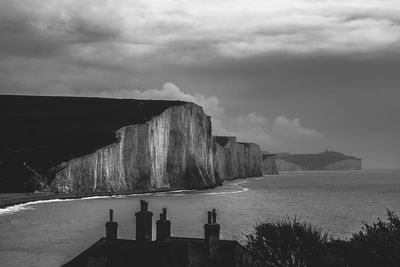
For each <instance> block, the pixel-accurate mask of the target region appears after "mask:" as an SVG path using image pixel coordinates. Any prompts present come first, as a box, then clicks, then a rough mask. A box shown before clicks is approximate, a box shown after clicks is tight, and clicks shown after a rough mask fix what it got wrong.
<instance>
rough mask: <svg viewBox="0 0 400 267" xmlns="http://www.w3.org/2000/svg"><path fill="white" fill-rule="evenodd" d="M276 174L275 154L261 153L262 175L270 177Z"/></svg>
mask: <svg viewBox="0 0 400 267" xmlns="http://www.w3.org/2000/svg"><path fill="white" fill-rule="evenodd" d="M278 173H279V172H278V165H277V162H276V154H269V153H268V154H267V153H263V174H264V175H271V174H278Z"/></svg>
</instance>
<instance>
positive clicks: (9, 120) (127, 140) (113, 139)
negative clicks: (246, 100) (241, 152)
mask: <svg viewBox="0 0 400 267" xmlns="http://www.w3.org/2000/svg"><path fill="white" fill-rule="evenodd" d="M0 112H1V114H3V116H1V118H0V123H1V125H2V127H3V129H4V130H3V131H2V132H1V134H0V147H1V150H0V185H1V186H0V188H1V189H0V190H1V191H2V192H18V191H32V190H34V189H37V188H39V189H40V188H45V187H49V186H50V187H51V188H52V189H54V190H57V191H61V192H103V191H107V192H116V191H124V190H131V189H136V188H142V189H165V188H207V187H213V186H216V185H218V184H220V183H221V181H220V180H219V179H216V178H215V176H214V168H213V166H214V165H213V151H212V146H213V144H212V137H211V121H210V117H209V116H207V115H205V114H204V113H203V110H202V108H201V107H200V106H197V105H195V104H193V103H187V102H181V101H153V100H133V99H123V100H122V99H105V98H87V97H36V96H0Z"/></svg>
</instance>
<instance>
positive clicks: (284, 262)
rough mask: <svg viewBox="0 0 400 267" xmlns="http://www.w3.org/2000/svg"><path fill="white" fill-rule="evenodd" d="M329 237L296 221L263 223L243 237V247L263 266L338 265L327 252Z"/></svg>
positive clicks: (338, 259)
mask: <svg viewBox="0 0 400 267" xmlns="http://www.w3.org/2000/svg"><path fill="white" fill-rule="evenodd" d="M330 240H331V238H330V236H329V235H328V234H326V233H324V232H323V231H321V230H320V229H319V228H317V227H315V226H313V225H312V224H310V223H306V222H302V221H300V220H299V219H297V218H294V219H290V218H285V219H282V220H279V221H277V222H274V223H271V222H264V223H261V224H259V225H257V226H256V227H255V231H254V232H253V233H252V234H249V235H247V236H246V238H245V246H246V247H247V249H248V250H249V251H250V252H251V253H253V254H254V255H255V256H256V257H258V258H259V259H261V260H262V261H263V262H264V264H265V265H266V266H340V265H341V263H340V262H341V260H342V259H341V258H338V257H337V256H336V255H335V254H334V253H332V252H331V251H329V249H328V243H329V241H330Z"/></svg>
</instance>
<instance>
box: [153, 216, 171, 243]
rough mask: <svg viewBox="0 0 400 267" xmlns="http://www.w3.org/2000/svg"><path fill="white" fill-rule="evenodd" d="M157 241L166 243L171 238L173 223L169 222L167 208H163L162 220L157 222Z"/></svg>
mask: <svg viewBox="0 0 400 267" xmlns="http://www.w3.org/2000/svg"><path fill="white" fill-rule="evenodd" d="M156 228H157V232H156V236H157V241H164V240H165V239H166V238H168V237H170V236H171V221H169V220H167V208H163V211H162V213H160V219H159V220H158V221H157V222H156Z"/></svg>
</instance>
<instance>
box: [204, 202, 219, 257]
mask: <svg viewBox="0 0 400 267" xmlns="http://www.w3.org/2000/svg"><path fill="white" fill-rule="evenodd" d="M207 215H208V218H207V219H208V223H207V224H205V225H204V241H205V242H206V246H207V249H208V253H209V255H210V257H211V258H214V257H215V256H216V255H217V253H218V243H219V242H218V241H219V233H220V228H221V227H220V225H219V224H218V223H217V211H216V210H215V209H213V210H212V211H208V212H207ZM211 219H212V220H211Z"/></svg>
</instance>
